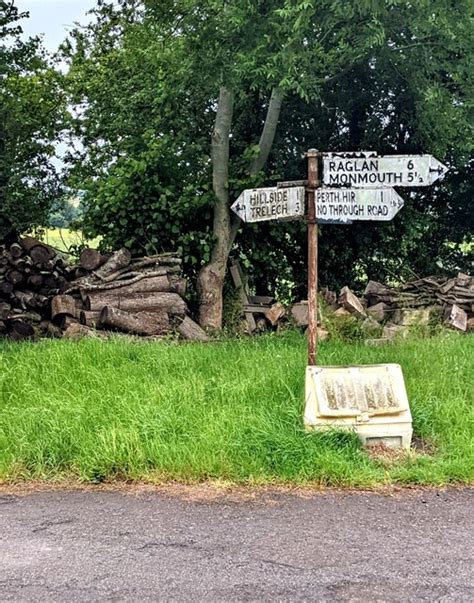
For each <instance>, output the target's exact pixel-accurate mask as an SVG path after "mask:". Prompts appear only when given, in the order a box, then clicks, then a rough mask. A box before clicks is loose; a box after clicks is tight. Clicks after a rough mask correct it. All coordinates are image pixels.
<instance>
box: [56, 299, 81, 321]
mask: <svg viewBox="0 0 474 603" xmlns="http://www.w3.org/2000/svg"><path fill="white" fill-rule="evenodd" d="M75 315H76V301H75V299H74V298H73V297H71V296H70V295H56V296H55V297H53V300H52V302H51V318H52V319H53V320H54V319H55V318H56V317H61V316H75Z"/></svg>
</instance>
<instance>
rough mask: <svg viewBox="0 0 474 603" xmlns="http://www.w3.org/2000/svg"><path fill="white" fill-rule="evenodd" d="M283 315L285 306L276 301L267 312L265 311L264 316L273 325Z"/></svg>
mask: <svg viewBox="0 0 474 603" xmlns="http://www.w3.org/2000/svg"><path fill="white" fill-rule="evenodd" d="M284 315H285V308H284V307H283V306H282V305H281V304H280V302H277V303H276V304H273V306H272V307H271V308H270V310H269V311H268V312H265V318H266V319H267V320H268V321H269V322H270V323H271V325H272V326H275V325H276V324H277V322H278V321H279V320H280V318H282V317H283V316H284Z"/></svg>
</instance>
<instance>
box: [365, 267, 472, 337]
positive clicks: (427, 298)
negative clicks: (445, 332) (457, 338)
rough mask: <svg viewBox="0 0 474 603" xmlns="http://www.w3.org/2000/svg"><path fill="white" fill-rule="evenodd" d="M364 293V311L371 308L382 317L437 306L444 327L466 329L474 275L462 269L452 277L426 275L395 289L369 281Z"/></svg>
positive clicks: (469, 315) (470, 313) (470, 312)
mask: <svg viewBox="0 0 474 603" xmlns="http://www.w3.org/2000/svg"><path fill="white" fill-rule="evenodd" d="M364 296H365V299H366V304H367V308H368V312H370V310H371V308H375V309H377V310H379V311H380V312H381V313H382V314H384V315H385V316H386V315H387V313H388V314H389V313H395V312H396V311H397V310H407V309H422V308H430V307H434V306H438V307H441V308H442V309H443V317H444V319H445V321H446V324H447V325H448V326H450V327H452V328H454V329H457V330H459V331H466V330H468V326H469V320H470V319H472V316H473V313H474V277H472V276H470V275H468V274H464V273H462V272H460V273H459V274H458V275H457V276H456V277H454V278H447V277H435V276H429V277H426V278H421V279H416V280H412V281H409V282H407V283H404V284H403V285H401V286H400V287H397V288H390V287H387V286H385V285H382V284H381V283H377V282H375V281H369V283H368V284H367V287H366V289H365V292H364ZM398 315H399V316H400V315H401V313H400V312H398ZM471 324H472V323H471Z"/></svg>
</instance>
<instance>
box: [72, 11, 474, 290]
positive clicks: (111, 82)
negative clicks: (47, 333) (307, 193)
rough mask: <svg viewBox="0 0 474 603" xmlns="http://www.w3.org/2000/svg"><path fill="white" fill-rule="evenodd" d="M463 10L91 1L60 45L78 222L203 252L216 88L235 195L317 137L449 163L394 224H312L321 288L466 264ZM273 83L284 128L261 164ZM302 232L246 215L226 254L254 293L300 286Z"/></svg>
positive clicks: (318, 141)
mask: <svg viewBox="0 0 474 603" xmlns="http://www.w3.org/2000/svg"><path fill="white" fill-rule="evenodd" d="M470 16H471V7H470V3H469V2H468V1H465V0H460V1H457V2H455V3H454V2H453V3H450V6H449V10H447V7H446V2H445V1H441V0H420V1H419V2H416V3H413V2H408V1H406V0H391V1H390V2H386V1H382V0H357V1H355V2H351V3H347V2H343V1H342V0H284V1H281V0H280V1H276V0H265V1H257V2H250V1H248V0H236V1H235V2H222V1H219V2H217V0H204V1H203V0H200V1H197V0H180V1H176V0H159V1H158V0H156V1H153V0H146V1H138V0H133V1H132V0H121V2H119V3H118V5H117V4H116V5H111V4H109V3H107V2H103V1H100V2H98V5H97V8H96V10H95V20H93V22H92V23H91V25H90V26H89V27H88V28H86V29H85V30H84V29H78V30H76V31H75V32H74V33H73V35H72V37H71V39H70V40H69V41H68V42H67V44H65V46H64V48H63V50H64V54H65V56H66V57H67V58H68V60H69V63H70V69H69V74H68V86H69V91H70V94H71V100H72V102H73V104H74V105H75V107H76V116H75V117H76V119H75V122H74V125H75V130H74V134H75V136H77V137H78V138H79V139H80V141H81V143H82V145H83V146H82V148H81V149H80V150H78V151H77V152H76V153H75V154H74V155H73V156H71V158H70V159H71V166H72V170H71V183H74V185H75V186H76V187H77V188H81V189H84V190H85V204H86V217H85V227H86V228H87V229H88V233H89V234H90V235H93V236H95V235H98V234H100V235H102V236H103V237H104V239H103V241H104V245H106V246H117V245H119V244H125V245H127V246H128V247H129V248H131V249H132V250H133V251H135V252H143V250H146V251H153V250H155V249H158V250H162V249H164V250H165V249H169V248H179V249H181V250H182V251H183V254H184V257H185V261H186V266H187V269H188V270H190V271H193V270H196V269H198V268H199V267H200V266H202V265H203V264H207V263H209V262H211V263H212V254H213V252H214V251H215V250H216V247H217V246H218V245H219V238H220V236H221V234H220V233H219V232H218V230H216V222H215V220H214V222H213V212H215V210H216V207H217V205H218V204H217V202H216V195H215V191H213V188H212V180H213V176H212V174H213V169H214V168H215V165H214V163H213V162H211V157H210V147H211V142H210V141H211V137H212V133H213V128H214V126H215V117H216V111H217V110H218V99H219V91H220V90H222V89H223V88H224V89H226V90H228V91H231V93H232V122H231V135H230V160H229V178H228V190H229V202H232V201H233V200H234V199H235V198H236V197H237V196H238V195H239V193H240V192H241V190H242V189H243V188H245V187H248V186H255V185H259V184H265V183H268V182H274V181H275V180H276V179H284V180H288V179H292V178H295V179H301V178H302V177H304V175H305V164H304V160H303V154H304V151H305V150H306V149H308V148H311V147H316V148H318V149H319V150H322V151H324V150H356V149H360V148H365V149H373V150H376V151H378V152H379V153H384V152H390V153H418V152H431V153H433V154H434V155H436V156H437V157H438V158H439V159H441V160H443V159H444V160H446V161H447V162H448V163H449V165H450V167H451V168H452V175H451V176H450V177H449V178H447V179H446V180H445V182H444V183H443V184H442V185H440V186H438V187H433V188H432V189H425V190H423V191H415V192H413V193H411V192H408V191H403V192H402V194H403V195H404V197H405V198H406V199H407V205H406V207H405V208H404V210H403V212H401V213H400V214H399V215H398V216H397V218H396V219H395V220H394V221H393V222H392V223H390V224H384V225H373V224H370V223H367V224H363V223H362V224H357V225H354V226H351V227H337V226H322V227H321V239H320V245H321V264H320V269H321V274H322V282H323V283H325V284H330V285H336V284H341V283H345V282H349V281H351V282H352V281H356V280H357V279H358V278H360V277H361V276H362V275H364V276H365V275H369V276H371V277H376V278H385V277H386V276H387V274H396V275H400V274H406V273H408V272H409V271H410V270H412V271H420V272H424V271H433V270H435V269H438V270H439V269H441V268H442V267H444V268H446V269H451V268H452V267H453V266H454V265H458V266H460V265H461V264H460V262H462V261H463V259H464V261H465V257H464V258H463V256H462V254H461V252H460V250H461V246H462V244H465V243H466V239H467V236H468V227H469V223H468V222H469V221H468V219H467V216H468V215H469V211H470V210H471V209H472V205H471V203H472V202H471V200H470V199H471V198H472V197H470V196H469V192H468V190H469V189H468V186H469V184H468V175H469V172H470V169H471V168H469V167H466V166H469V161H468V160H469V155H470V153H471V150H472V148H471V141H472V136H471V132H472V130H471V126H470V123H471V120H470V113H469V112H470V111H471V110H472V105H471V104H470V102H471V101H470V99H472V76H471V71H470V63H471V62H472V46H473V45H472V27H471V25H470V23H471V22H470ZM275 90H279V91H281V96H282V98H283V101H282V109H281V112H280V113H279V115H278V128H277V133H276V137H275V139H274V140H273V141H272V146H271V152H270V154H269V156H268V160H267V161H266V162H265V165H264V166H258V167H259V169H258V170H254V169H252V167H253V166H255V165H258V159H259V157H261V155H262V146H261V138H260V137H261V134H262V131H263V129H264V124H265V123H266V121H265V120H266V117H267V116H268V110H269V99H270V95H271V93H272V91H275ZM259 143H260V144H259ZM213 160H214V158H213ZM227 211H228V210H227ZM224 215H225V212H224ZM214 216H215V214H214ZM224 221H225V220H224ZM227 222H229V220H228V221H227ZM237 226H238V224H237ZM226 228H229V229H230V228H231V225H230V222H229V224H227V225H226ZM305 237H306V235H305V229H304V224H302V223H291V224H288V223H286V224H272V223H268V224H264V225H262V224H260V225H258V227H257V226H249V225H246V226H245V227H243V228H240V230H239V235H238V237H237V238H236V239H235V243H233V246H232V250H228V251H231V253H234V254H239V255H241V257H242V258H243V259H244V261H245V260H248V267H249V268H250V267H253V269H254V276H255V277H256V279H257V280H258V282H259V285H260V286H261V287H271V288H274V287H275V286H276V284H278V283H279V282H280V283H281V282H282V281H284V280H286V281H290V282H294V283H296V289H295V291H294V293H295V294H298V295H304V279H305V272H306V269H305V262H306V259H305V253H306V238H305ZM230 241H231V242H232V235H231V237H230ZM428 250H429V252H427V251H428ZM224 256H225V254H224ZM440 267H441V268H440Z"/></svg>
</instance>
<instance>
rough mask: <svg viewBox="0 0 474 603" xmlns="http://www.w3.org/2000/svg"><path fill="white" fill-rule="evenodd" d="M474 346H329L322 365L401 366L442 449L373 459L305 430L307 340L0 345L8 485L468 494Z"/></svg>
mask: <svg viewBox="0 0 474 603" xmlns="http://www.w3.org/2000/svg"><path fill="white" fill-rule="evenodd" d="M473 344H474V338H473V337H472V336H465V337H462V336H458V335H455V334H450V335H444V336H439V337H436V338H433V339H427V340H411V341H406V342H400V343H397V344H394V345H391V346H388V347H383V348H374V347H368V346H364V345H362V344H361V345H355V344H345V343H341V342H336V341H334V342H328V343H324V344H322V345H321V349H320V352H321V353H320V361H321V363H324V364H361V363H378V362H398V363H400V364H401V365H402V367H403V371H404V375H405V379H406V385H407V389H408V394H409V399H410V403H411V408H412V413H413V420H414V430H415V434H416V435H417V437H418V438H423V439H424V440H425V441H426V442H428V443H429V444H430V445H431V446H432V447H433V453H432V454H430V455H426V454H419V453H416V452H414V453H410V454H408V455H405V456H401V457H398V458H396V459H393V460H383V459H379V460H377V459H375V460H374V459H371V458H369V456H368V455H367V454H366V452H365V451H364V450H363V449H361V447H360V446H359V443H358V440H357V439H356V438H355V436H353V435H352V434H342V433H336V432H333V433H328V434H314V433H313V434H311V433H306V432H305V431H304V429H303V426H302V413H303V392H304V371H305V363H306V351H305V340H304V338H303V337H302V336H301V335H299V334H296V333H290V334H287V335H284V336H264V337H260V338H253V339H247V340H241V341H224V342H217V343H214V344H209V345H203V344H189V345H180V346H178V345H175V344H173V343H150V342H130V341H126V340H118V339H117V340H113V341H109V342H102V341H96V340H88V341H85V340H84V341H81V342H68V341H42V342H40V343H37V344H29V343H25V344H8V343H2V344H1V345H0V369H1V372H0V481H15V480H22V479H35V480H38V479H39V480H61V479H79V480H85V481H94V482H99V481H104V480H112V479H132V480H152V481H160V480H183V481H201V480H207V479H222V480H229V481H232V482H237V483H281V482H286V483H299V484H303V483H313V484H320V485H335V486H341V485H344V486H365V487H370V486H375V485H380V484H393V483H397V484H445V483H450V482H451V483H452V482H463V483H466V482H471V483H472V481H473V473H474V456H473V419H474V414H473V391H474V383H473V376H474V370H473V368H474V367H473V351H474V345H473Z"/></svg>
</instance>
